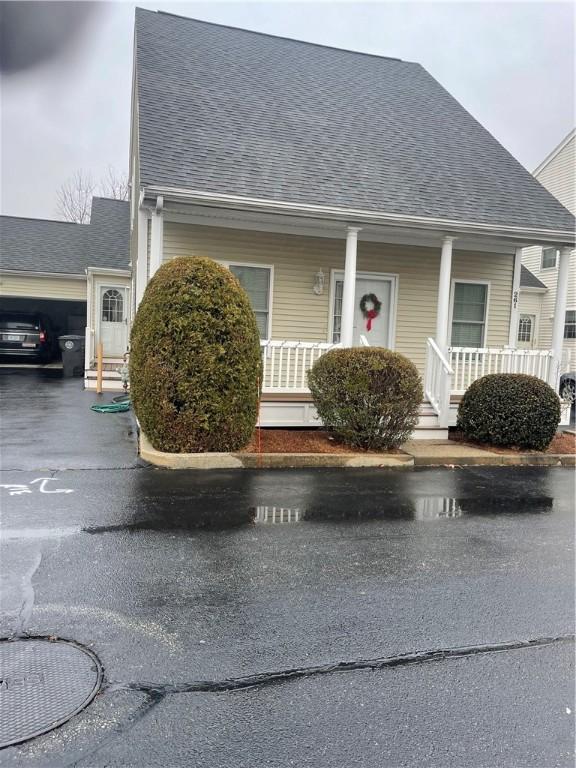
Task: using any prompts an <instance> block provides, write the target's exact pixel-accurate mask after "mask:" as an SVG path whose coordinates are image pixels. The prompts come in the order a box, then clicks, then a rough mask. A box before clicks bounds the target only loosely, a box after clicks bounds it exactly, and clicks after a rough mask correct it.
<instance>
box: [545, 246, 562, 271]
mask: <svg viewBox="0 0 576 768" xmlns="http://www.w3.org/2000/svg"><path fill="white" fill-rule="evenodd" d="M557 258H558V248H542V264H541V269H554V267H555V266H556V259H557Z"/></svg>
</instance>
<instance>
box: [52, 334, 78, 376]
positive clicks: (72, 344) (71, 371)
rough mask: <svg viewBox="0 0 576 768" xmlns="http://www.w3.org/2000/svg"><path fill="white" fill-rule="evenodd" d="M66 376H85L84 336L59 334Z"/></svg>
mask: <svg viewBox="0 0 576 768" xmlns="http://www.w3.org/2000/svg"><path fill="white" fill-rule="evenodd" d="M58 343H59V344H60V349H61V350H62V365H63V368H64V371H63V373H64V377H65V378H71V377H72V376H84V344H85V339H84V336H75V335H74V334H69V335H67V336H59V337H58Z"/></svg>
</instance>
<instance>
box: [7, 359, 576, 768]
mask: <svg viewBox="0 0 576 768" xmlns="http://www.w3.org/2000/svg"><path fill="white" fill-rule="evenodd" d="M0 394H1V396H2V445H1V459H2V472H1V475H0V483H1V484H2V487H1V488H0V494H1V497H0V503H1V512H2V516H1V539H0V548H1V561H0V576H1V584H0V587H1V597H2V617H1V626H0V634H1V635H2V637H10V636H14V635H22V634H31V635H41V636H45V635H56V636H59V637H64V638H71V639H74V640H76V641H78V642H80V643H82V644H84V645H86V646H89V647H90V648H91V649H92V650H93V651H94V652H95V653H96V654H97V655H98V656H99V658H100V659H101V661H102V663H103V665H104V668H105V675H106V686H105V688H104V689H103V691H102V693H101V694H100V695H99V696H98V697H97V698H96V700H95V701H94V702H93V703H92V704H91V705H90V706H89V707H88V708H87V709H86V710H84V712H82V713H81V714H79V715H77V716H76V717H75V718H74V719H72V720H71V721H70V722H68V723H67V724H65V725H64V726H62V727H61V728H59V729H57V730H55V731H52V732H51V733H48V734H46V735H44V736H41V737H39V738H37V739H35V740H33V741H30V742H27V743H25V744H23V745H21V746H18V747H8V748H6V749H4V750H2V751H0V766H4V765H6V766H42V767H43V766H52V765H53V766H72V765H78V766H98V768H100V766H198V767H199V768H200V767H202V768H203V767H204V766H206V767H208V766H209V767H212V766H214V767H218V766H226V767H230V766H234V767H235V768H236V767H239V768H240V767H244V766H246V768H252V767H253V766H274V767H276V766H277V767H278V768H284V766H308V765H309V766H315V767H316V766H317V767H318V768H324V766H326V767H328V766H330V767H331V768H334V767H337V768H338V767H340V766H341V767H342V768H348V767H349V766H362V767H364V766H366V767H368V766H370V767H372V766H374V767H375V766H389V767H390V768H394V767H395V766H410V767H411V766H437V767H438V768H444V767H445V766H446V767H448V766H454V767H455V768H456V767H457V768H465V767H467V766H471V767H472V766H473V767H474V768H480V766H482V767H483V768H494V767H499V766H510V768H512V767H514V768H519V767H521V766H535V767H538V768H548V767H549V766H550V767H552V766H571V765H573V761H574V759H573V749H572V747H573V735H572V734H573V717H574V715H573V712H574V701H573V699H574V696H573V653H574V647H573V642H572V639H571V636H572V633H573V631H574V614H573V606H574V587H573V572H574V560H573V538H574V528H573V503H574V502H573V499H574V475H573V471H571V470H569V469H561V468H558V469H544V468H509V469H507V468H494V469H490V468H483V467H477V468H470V469H454V470H450V469H443V470H421V471H414V472H406V471H395V470H345V471H330V470H313V471H312V470H311V471H303V470H298V471H296V470H294V471H249V470H239V471H234V472H232V471H218V472H196V473H194V472H169V471H163V470H156V469H151V468H149V467H145V466H141V465H139V464H138V462H137V460H136V455H135V437H134V429H133V423H132V419H131V416H130V414H115V415H99V414H95V413H92V412H91V411H90V410H89V405H90V403H92V402H93V401H94V400H95V396H93V395H91V394H89V393H86V392H83V391H82V390H81V385H80V384H79V382H78V381H62V380H53V379H43V378H39V377H37V376H35V375H17V374H10V375H4V376H0ZM105 399H108V398H105ZM463 648H464V650H460V651H456V652H455V653H454V652H453V649H463ZM428 651H439V653H437V654H432V655H430V654H427V652H428ZM398 657H401V658H398ZM0 695H1V693H0Z"/></svg>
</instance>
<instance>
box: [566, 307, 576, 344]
mask: <svg viewBox="0 0 576 768" xmlns="http://www.w3.org/2000/svg"><path fill="white" fill-rule="evenodd" d="M564 338H565V339H576V309H569V310H568V311H567V312H566V320H565V322H564Z"/></svg>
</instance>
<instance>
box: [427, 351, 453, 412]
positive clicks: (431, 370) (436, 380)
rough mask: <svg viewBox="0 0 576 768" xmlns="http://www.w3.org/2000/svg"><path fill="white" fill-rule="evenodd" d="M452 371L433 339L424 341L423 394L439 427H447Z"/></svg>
mask: <svg viewBox="0 0 576 768" xmlns="http://www.w3.org/2000/svg"><path fill="white" fill-rule="evenodd" d="M453 373H454V371H453V370H452V367H451V365H450V363H449V362H448V360H447V359H446V357H445V356H444V355H443V354H442V350H441V349H440V347H439V346H438V344H436V342H435V341H434V339H432V338H429V339H427V340H426V375H425V380H424V394H425V395H426V397H427V398H428V400H429V401H430V405H431V406H432V408H433V409H434V411H435V412H436V414H437V416H438V421H439V424H440V426H441V427H447V426H448V418H449V413H450V387H451V380H452V375H453Z"/></svg>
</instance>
